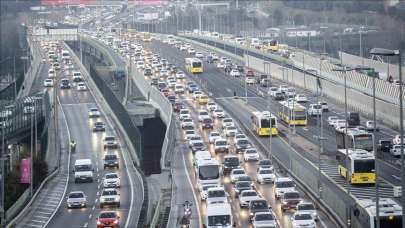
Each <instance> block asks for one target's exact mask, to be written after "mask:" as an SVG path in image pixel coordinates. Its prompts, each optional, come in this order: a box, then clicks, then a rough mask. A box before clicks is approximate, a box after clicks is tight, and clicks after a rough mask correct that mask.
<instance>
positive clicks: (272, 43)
mask: <svg viewBox="0 0 405 228" xmlns="http://www.w3.org/2000/svg"><path fill="white" fill-rule="evenodd" d="M278 49H279V44H278V41H277V40H269V41H263V44H262V48H261V50H262V51H263V52H269V51H270V52H278Z"/></svg>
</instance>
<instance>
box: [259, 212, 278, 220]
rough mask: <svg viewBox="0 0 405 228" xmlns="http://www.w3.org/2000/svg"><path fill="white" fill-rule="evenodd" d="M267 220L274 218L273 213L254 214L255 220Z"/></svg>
mask: <svg viewBox="0 0 405 228" xmlns="http://www.w3.org/2000/svg"><path fill="white" fill-rule="evenodd" d="M268 220H274V217H273V215H272V214H270V213H265V214H256V216H255V221H268Z"/></svg>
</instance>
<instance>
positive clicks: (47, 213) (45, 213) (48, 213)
mask: <svg viewBox="0 0 405 228" xmlns="http://www.w3.org/2000/svg"><path fill="white" fill-rule="evenodd" d="M39 210H41V209H39ZM36 212H37V213H40V214H44V215H50V214H52V213H51V212H44V211H36Z"/></svg>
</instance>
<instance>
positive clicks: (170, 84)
mask: <svg viewBox="0 0 405 228" xmlns="http://www.w3.org/2000/svg"><path fill="white" fill-rule="evenodd" d="M176 84H177V82H176V80H175V79H172V80H167V85H168V86H169V88H174V87H175V86H176Z"/></svg>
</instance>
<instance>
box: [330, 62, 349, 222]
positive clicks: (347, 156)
mask: <svg viewBox="0 0 405 228" xmlns="http://www.w3.org/2000/svg"><path fill="white" fill-rule="evenodd" d="M332 70H333V71H338V72H343V73H344V75H345V76H344V87H345V90H344V91H345V92H344V94H345V120H346V121H345V137H346V135H347V128H348V126H347V82H346V81H347V80H346V79H347V72H348V71H353V70H354V69H353V68H348V67H346V66H344V67H343V68H342V69H332ZM344 146H345V149H346V158H345V163H346V167H349V166H350V162H349V148H347V144H346V140H344ZM346 182H347V189H346V190H347V194H348V195H350V190H351V188H350V182H349V179H348V173H347V169H346ZM350 217H351V215H350V207H347V209H346V218H347V227H351V219H350Z"/></svg>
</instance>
